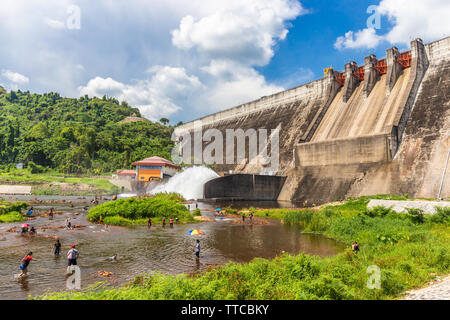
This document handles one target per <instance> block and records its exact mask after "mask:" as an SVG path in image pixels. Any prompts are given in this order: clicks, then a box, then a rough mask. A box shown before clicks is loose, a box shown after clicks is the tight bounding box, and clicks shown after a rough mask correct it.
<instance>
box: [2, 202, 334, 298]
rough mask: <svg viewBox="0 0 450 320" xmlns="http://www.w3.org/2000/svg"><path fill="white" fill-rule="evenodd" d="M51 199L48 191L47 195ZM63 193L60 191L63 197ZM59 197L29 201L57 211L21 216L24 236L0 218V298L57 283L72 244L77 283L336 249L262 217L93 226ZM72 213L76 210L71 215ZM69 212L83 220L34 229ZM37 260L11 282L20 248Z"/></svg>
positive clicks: (78, 206) (205, 209)
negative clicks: (25, 221)
mask: <svg viewBox="0 0 450 320" xmlns="http://www.w3.org/2000/svg"><path fill="white" fill-rule="evenodd" d="M53 198H54V197H53ZM66 199H67V197H66ZM74 200H75V199H73V200H72V202H73V203H74V207H73V208H69V207H68V206H67V204H55V205H53V204H52V205H35V206H34V207H35V208H36V209H40V210H48V209H49V208H50V207H54V208H55V210H56V211H63V214H61V215H56V216H55V219H54V220H52V221H50V220H49V219H48V218H45V217H38V218H36V220H32V221H31V222H29V223H30V224H31V225H33V226H35V227H37V229H38V236H35V237H32V238H29V237H23V236H20V235H19V234H17V233H10V232H5V231H6V230H7V229H8V228H10V227H12V226H19V225H20V224H21V223H15V224H1V225H0V240H2V241H0V299H24V298H27V296H28V294H31V295H39V294H42V293H44V292H45V291H47V290H64V289H65V281H66V277H65V270H66V258H65V254H66V252H67V251H68V250H69V249H70V245H71V244H72V243H75V244H77V247H78V249H79V251H80V258H79V261H78V263H79V266H80V268H81V272H82V288H85V287H87V286H88V285H89V284H92V283H95V282H97V281H105V280H108V281H110V282H112V283H114V284H123V283H124V282H127V281H130V280H132V279H133V278H134V277H135V276H136V275H139V274H142V273H150V272H152V271H160V272H163V273H167V274H179V273H192V272H198V271H204V270H205V269H206V268H207V267H208V266H215V265H221V264H225V263H227V262H229V261H235V262H248V261H250V260H252V259H253V258H255V257H263V258H269V259H271V258H274V257H275V256H277V255H280V254H281V253H282V251H286V252H288V253H292V254H298V253H308V254H313V255H320V256H330V255H334V254H336V253H338V252H340V251H341V250H342V245H340V244H338V243H336V242H335V241H333V240H330V239H327V238H325V237H322V236H318V235H310V234H302V233H300V232H299V230H298V228H296V227H289V226H285V225H283V224H281V223H280V222H278V221H274V220H270V221H269V224H265V225H250V224H245V225H243V224H238V223H235V222H236V221H233V219H231V220H227V219H223V220H219V219H217V220H215V221H213V222H202V223H196V224H189V225H182V224H180V225H175V226H174V227H173V228H169V227H166V228H162V227H161V226H160V225H158V226H156V227H153V228H152V229H150V230H148V228H147V227H145V226H136V227H129V228H123V227H108V228H105V227H104V226H101V225H94V224H91V223H89V222H88V221H87V220H86V216H85V213H84V211H83V207H84V206H85V205H86V204H85V203H83V201H86V200H83V201H81V200H80V201H79V202H76V201H74ZM215 206H216V205H215V204H214V205H211V204H206V203H199V208H200V209H201V210H202V215H203V216H207V217H209V218H215V217H214V214H213V210H214V208H215ZM74 213H79V214H78V215H74ZM67 217H71V219H72V224H73V225H83V226H85V227H83V228H80V229H74V230H66V229H47V230H45V231H43V230H42V229H41V228H42V227H44V226H47V227H60V226H63V225H64V222H65V219H66V218H67ZM196 228H198V229H201V230H202V231H203V232H204V233H205V236H197V237H198V238H199V239H200V240H201V246H202V251H201V257H200V260H197V259H195V256H194V245H195V239H197V238H196V237H195V236H194V237H193V236H188V235H187V232H188V231H189V230H190V229H196ZM45 236H58V237H59V238H60V240H61V243H62V245H63V248H62V255H61V257H58V258H55V257H54V256H53V254H52V250H53V243H54V239H52V238H46V237H45ZM30 250H31V251H33V256H34V257H35V258H37V259H39V260H40V261H39V262H37V261H32V262H31V264H30V266H29V276H28V277H27V278H26V279H25V280H23V281H21V282H19V281H17V280H14V274H18V273H19V265H20V261H21V259H22V258H23V256H24V255H25V254H26V253H27V252H28V251H30ZM116 253H117V254H118V257H119V259H118V261H115V262H111V261H108V259H107V258H108V257H111V256H113V255H114V254H116ZM99 270H106V271H110V272H113V275H112V277H110V278H103V277H99V276H98V275H97V271H99Z"/></svg>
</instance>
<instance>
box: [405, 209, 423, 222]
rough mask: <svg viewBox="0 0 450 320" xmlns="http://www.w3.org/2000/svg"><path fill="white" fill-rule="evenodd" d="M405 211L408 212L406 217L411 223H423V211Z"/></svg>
mask: <svg viewBox="0 0 450 320" xmlns="http://www.w3.org/2000/svg"><path fill="white" fill-rule="evenodd" d="M407 210H408V214H407V217H408V218H409V219H410V220H411V221H412V222H413V223H417V224H421V223H424V222H425V216H424V211H423V210H422V209H407Z"/></svg>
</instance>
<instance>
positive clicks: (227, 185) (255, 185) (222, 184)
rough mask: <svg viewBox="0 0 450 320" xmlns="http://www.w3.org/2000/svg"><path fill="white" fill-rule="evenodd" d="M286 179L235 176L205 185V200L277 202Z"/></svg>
mask: <svg viewBox="0 0 450 320" xmlns="http://www.w3.org/2000/svg"><path fill="white" fill-rule="evenodd" d="M285 180H286V177H280V176H262V175H255V174H233V175H228V176H224V177H219V178H216V179H213V180H210V181H208V182H207V183H205V185H204V187H203V190H204V192H203V193H204V198H205V199H219V200H255V201H275V200H277V198H278V195H279V194H280V191H281V188H282V187H283V184H284V181H285Z"/></svg>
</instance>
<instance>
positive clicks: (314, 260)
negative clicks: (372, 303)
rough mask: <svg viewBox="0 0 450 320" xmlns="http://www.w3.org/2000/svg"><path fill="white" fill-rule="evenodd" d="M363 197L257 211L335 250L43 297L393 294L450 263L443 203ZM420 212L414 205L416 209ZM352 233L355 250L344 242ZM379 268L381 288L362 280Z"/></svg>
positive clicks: (335, 297)
mask: <svg viewBox="0 0 450 320" xmlns="http://www.w3.org/2000/svg"><path fill="white" fill-rule="evenodd" d="M367 201H368V199H365V198H362V199H361V198H360V199H352V200H349V201H346V202H345V203H344V204H342V205H340V206H339V205H338V206H329V207H325V208H322V209H321V210H311V209H302V210H292V209H275V210H261V211H257V212H256V214H257V215H260V216H270V217H279V218H282V219H283V221H284V223H285V224H290V225H299V226H301V227H302V229H303V230H305V231H310V232H318V233H321V234H324V235H327V236H330V237H333V238H335V239H337V240H340V241H343V242H345V243H346V244H348V245H349V247H347V249H346V250H345V251H344V252H342V253H340V254H338V255H336V256H333V257H329V258H320V257H317V256H308V255H304V254H300V255H296V256H291V255H287V254H284V255H282V256H279V257H276V258H275V259H273V260H270V261H269V260H266V259H260V258H257V259H254V260H253V261H252V262H250V263H247V264H237V263H229V264H227V265H225V266H222V267H218V268H215V269H211V270H209V271H207V272H206V273H204V274H201V275H198V276H194V277H188V276H186V275H179V276H169V275H162V274H152V275H146V276H139V277H136V279H135V280H134V282H132V283H131V284H128V285H125V286H123V287H121V288H110V287H105V286H102V287H99V286H96V287H92V288H90V289H87V290H84V291H81V292H71V293H53V294H48V295H44V296H42V297H40V298H43V299H187V300H189V299H246V300H251V299H333V300H338V299H393V298H397V297H398V296H399V295H401V294H402V292H404V291H405V290H408V289H411V288H414V287H419V286H422V285H423V284H425V283H426V282H427V281H429V280H430V279H432V278H433V276H434V275H435V274H447V273H449V271H450V228H449V227H450V226H449V221H448V217H449V211H448V210H447V209H439V210H438V214H436V215H434V216H430V215H426V216H423V220H422V218H419V219H417V216H420V214H419V215H418V214H417V212H415V213H411V212H410V213H406V214H399V213H395V212H393V211H391V210H390V209H387V208H382V207H378V208H375V209H372V210H368V209H367V206H366V204H367ZM419 213H420V212H419ZM352 241H358V242H359V244H360V249H361V250H360V252H359V253H358V254H355V253H353V252H352V251H351V249H350V244H351V242H352ZM372 265H376V266H378V267H379V268H380V269H381V289H369V288H368V287H367V285H366V284H367V279H368V276H369V275H368V274H367V268H368V267H369V266H372Z"/></svg>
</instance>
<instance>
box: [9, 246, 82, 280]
mask: <svg viewBox="0 0 450 320" xmlns="http://www.w3.org/2000/svg"><path fill="white" fill-rule="evenodd" d="M61 246H62V245H61V242H60V241H59V239H57V240H56V242H55V243H54V244H53V254H54V255H55V256H56V257H57V256H59V255H60V254H61ZM78 256H79V251H78V250H77V249H76V246H75V245H74V244H72V246H71V249H70V250H69V251H68V252H67V265H68V266H69V267H70V266H72V265H74V266H76V265H77V259H78ZM31 260H33V261H36V262H39V260H38V259H36V258H33V252H32V251H30V252H28V253H27V254H26V255H25V257H23V259H22V261H21V263H20V267H19V268H20V271H21V273H20V274H19V276H18V278H19V279H21V278H23V277H24V276H26V275H27V273H28V265H29V264H30V262H31Z"/></svg>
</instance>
